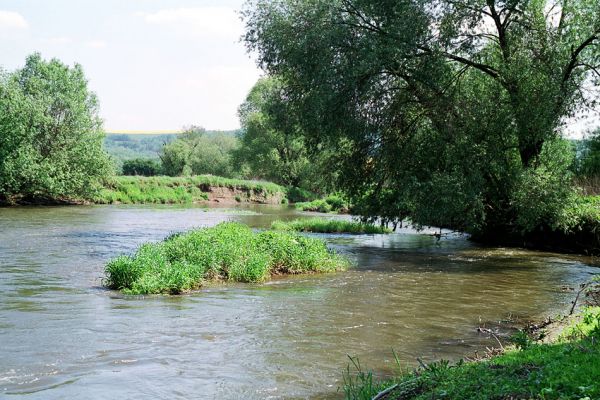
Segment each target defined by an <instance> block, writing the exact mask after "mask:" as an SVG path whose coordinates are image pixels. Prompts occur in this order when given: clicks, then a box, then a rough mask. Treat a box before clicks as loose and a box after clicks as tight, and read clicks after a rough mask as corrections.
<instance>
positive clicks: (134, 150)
mask: <svg viewBox="0 0 600 400" xmlns="http://www.w3.org/2000/svg"><path fill="white" fill-rule="evenodd" d="M175 139H177V135H176V134H172V133H168V134H160V135H157V134H143V133H142V134H137V133H136V134H127V133H107V134H106V137H105V139H104V150H105V151H106V152H107V153H108V154H109V155H110V157H111V159H112V161H113V164H114V166H115V170H116V171H121V170H122V168H123V163H124V162H125V161H126V160H131V159H134V158H144V159H149V160H154V161H157V162H159V161H160V157H159V154H160V151H161V149H162V147H163V146H164V145H165V144H167V143H170V142H172V141H173V140H175Z"/></svg>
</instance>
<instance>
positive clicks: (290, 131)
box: [234, 77, 325, 191]
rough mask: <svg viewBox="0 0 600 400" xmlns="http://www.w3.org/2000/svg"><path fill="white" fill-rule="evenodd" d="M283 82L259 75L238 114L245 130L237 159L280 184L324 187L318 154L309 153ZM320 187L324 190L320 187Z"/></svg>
mask: <svg viewBox="0 0 600 400" xmlns="http://www.w3.org/2000/svg"><path fill="white" fill-rule="evenodd" d="M284 95H285V92H284V83H283V82H282V81H281V80H279V79H277V78H275V77H266V78H262V79H260V80H259V81H258V82H257V83H256V84H255V85H254V87H253V88H252V90H251V91H250V93H249V94H248V96H247V97H246V101H245V102H244V103H243V104H242V105H241V106H240V108H239V111H238V114H239V116H240V123H241V126H242V131H241V134H240V147H239V148H238V149H237V150H235V152H234V162H235V164H236V165H237V167H238V169H240V170H243V171H246V172H245V174H246V175H249V176H252V177H258V178H261V179H266V180H270V181H273V182H276V183H279V184H281V185H285V186H291V187H302V188H306V189H311V190H316V191H322V190H323V189H325V188H324V187H323V185H322V179H320V176H323V173H322V172H325V171H322V170H321V168H319V167H320V162H319V160H318V159H317V157H309V154H308V150H307V147H306V144H305V137H304V136H303V134H302V132H301V128H300V125H299V123H298V121H297V118H296V116H295V114H294V112H293V110H291V109H290V108H289V107H288V104H287V103H286V102H285V99H284ZM317 189H321V190H317Z"/></svg>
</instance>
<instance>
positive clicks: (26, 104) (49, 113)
mask: <svg viewBox="0 0 600 400" xmlns="http://www.w3.org/2000/svg"><path fill="white" fill-rule="evenodd" d="M103 138H104V134H103V132H102V120H101V119H100V117H99V116H98V101H97V99H96V96H95V95H94V94H93V93H92V92H90V91H89V90H88V87H87V80H86V79H85V76H84V73H83V70H82V68H81V66H79V65H75V66H74V67H69V66H67V65H65V64H63V63H61V62H60V61H58V60H56V59H52V60H50V61H45V60H43V59H42V57H41V56H40V55H39V54H33V55H31V56H29V57H28V58H27V61H26V63H25V66H24V67H23V68H22V69H19V70H16V71H14V72H12V73H6V72H5V73H1V74H0V201H1V202H15V201H39V200H43V201H48V200H55V201H56V200H69V199H82V198H89V197H90V196H91V195H93V194H94V193H95V191H96V190H97V189H99V187H100V186H101V184H102V181H103V179H105V178H106V177H107V175H108V174H109V173H110V163H109V160H108V157H107V156H106V154H105V153H104V151H103V149H102V141H103Z"/></svg>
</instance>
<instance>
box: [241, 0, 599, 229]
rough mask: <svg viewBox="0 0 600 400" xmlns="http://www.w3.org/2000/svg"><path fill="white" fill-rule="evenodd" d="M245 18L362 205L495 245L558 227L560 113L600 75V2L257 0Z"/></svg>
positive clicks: (563, 194)
mask: <svg viewBox="0 0 600 400" xmlns="http://www.w3.org/2000/svg"><path fill="white" fill-rule="evenodd" d="M562 4H564V6H561V5H562ZM243 14H244V17H245V22H246V35H245V41H246V44H247V46H248V48H249V50H251V51H256V52H257V53H258V55H259V63H260V65H261V66H262V67H263V68H264V69H265V71H266V72H267V73H268V74H271V75H273V76H277V77H278V79H281V80H283V81H285V83H286V86H285V96H282V98H284V99H285V101H286V102H287V103H288V107H289V108H290V109H293V110H295V113H296V114H297V115H301V116H302V118H301V119H299V123H300V125H301V128H302V129H301V131H302V133H303V135H305V136H306V138H307V139H306V140H307V141H308V142H310V143H316V144H318V145H320V146H322V147H324V148H335V149H336V150H337V151H339V152H340V157H338V158H337V159H336V160H335V161H336V162H335V164H333V163H332V164H331V165H330V167H331V168H333V169H336V170H339V171H340V184H341V185H342V188H343V189H344V190H345V192H347V193H348V194H349V195H350V196H351V201H352V203H353V204H355V205H356V206H357V210H358V212H360V213H361V214H362V215H363V216H365V217H367V218H369V217H373V218H375V217H383V218H384V219H386V220H389V221H393V220H398V221H401V220H403V219H405V218H406V217H410V218H411V219H412V220H413V222H414V223H415V224H416V225H417V226H419V225H438V226H445V227H450V228H454V229H460V230H465V231H468V232H470V233H473V234H475V236H476V237H479V238H486V237H487V238H490V239H494V240H501V239H502V238H505V237H521V236H522V235H523V234H525V233H527V232H529V231H531V230H532V229H534V228H537V227H538V225H537V224H539V223H540V222H544V223H545V225H549V226H552V225H556V224H559V223H560V221H556V218H558V217H559V216H560V215H562V213H563V211H564V208H566V207H569V206H570V204H569V203H570V199H572V196H571V193H569V190H568V185H567V187H561V186H560V185H561V184H562V182H567V181H569V179H570V171H569V170H568V168H566V167H565V165H564V163H570V157H571V155H568V156H565V155H564V153H563V152H564V151H566V147H565V146H564V144H563V143H562V139H561V130H562V123H563V121H565V119H566V117H569V116H572V115H574V113H575V112H577V111H578V110H581V109H582V108H583V107H585V106H586V105H590V103H589V102H588V101H589V100H591V99H589V98H586V97H585V96H584V95H583V93H584V92H583V91H582V90H580V89H581V88H582V86H583V84H584V82H588V83H587V84H589V85H592V86H595V85H596V83H597V82H596V80H595V79H594V77H595V73H596V72H595V71H597V70H598V69H597V68H596V67H597V66H598V65H599V64H600V53H599V50H600V47H599V46H598V43H599V42H600V3H598V2H597V1H595V0H582V1H577V2H564V3H563V2H559V1H552V0H541V1H520V0H517V1H487V2H483V1H471V0H456V1H446V0H407V1H402V2H372V1H368V0H310V1H308V0H303V1H296V0H275V1H272V0H253V1H251V2H249V4H248V5H247V7H246V9H245V11H244V13H243ZM592 105H593V104H592ZM555 167H558V168H555ZM537 208H539V211H537V210H536V209H537Z"/></svg>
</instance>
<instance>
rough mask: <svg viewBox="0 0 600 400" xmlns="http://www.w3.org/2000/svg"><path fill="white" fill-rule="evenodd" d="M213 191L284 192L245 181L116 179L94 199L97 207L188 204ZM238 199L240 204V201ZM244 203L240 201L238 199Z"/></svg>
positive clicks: (274, 186)
mask: <svg viewBox="0 0 600 400" xmlns="http://www.w3.org/2000/svg"><path fill="white" fill-rule="evenodd" d="M211 187H228V188H230V189H238V190H244V191H247V192H248V194H249V195H250V192H252V193H254V194H258V195H262V196H265V197H269V196H273V195H276V194H281V195H282V196H285V188H284V187H282V186H279V185H277V184H275V183H271V182H260V181H245V180H241V179H229V178H222V177H219V176H212V175H198V176H191V177H170V176H153V177H143V176H116V177H114V178H113V179H112V180H111V181H110V182H109V183H108V184H107V185H106V187H105V188H104V189H103V190H101V191H100V193H99V194H98V195H97V196H96V197H95V198H94V199H93V201H94V202H95V203H98V204H114V203H122V204H143V203H154V204H189V203H194V202H199V201H205V200H207V199H208V194H207V192H208V191H209V190H210V188H211ZM238 198H239V200H238ZM236 200H238V201H241V197H239V195H238V196H236Z"/></svg>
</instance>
